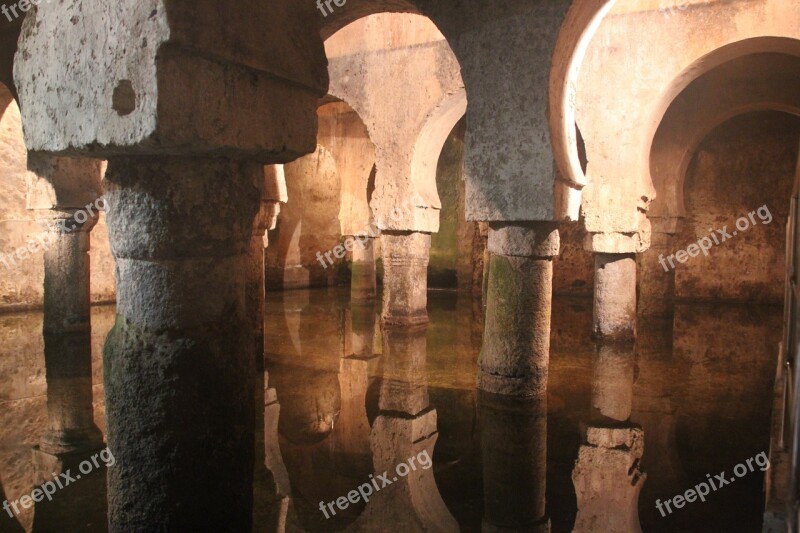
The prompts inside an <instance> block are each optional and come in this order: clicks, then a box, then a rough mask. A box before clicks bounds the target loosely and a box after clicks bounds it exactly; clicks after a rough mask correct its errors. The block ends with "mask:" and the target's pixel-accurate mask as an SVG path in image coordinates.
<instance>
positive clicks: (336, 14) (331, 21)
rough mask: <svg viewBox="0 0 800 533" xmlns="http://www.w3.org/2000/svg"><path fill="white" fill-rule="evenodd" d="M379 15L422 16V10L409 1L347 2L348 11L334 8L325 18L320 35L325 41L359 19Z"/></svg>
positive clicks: (349, 0)
mask: <svg viewBox="0 0 800 533" xmlns="http://www.w3.org/2000/svg"><path fill="white" fill-rule="evenodd" d="M343 7H344V6H343ZM378 13H416V14H420V10H419V8H418V7H417V6H415V5H414V4H413V3H411V2H410V1H409V0H347V3H346V9H338V8H336V7H334V9H333V12H332V13H330V14H329V15H327V16H324V18H323V20H322V24H321V26H320V35H321V36H322V39H323V40H327V39H328V38H329V37H331V36H332V35H333V34H334V33H336V32H337V31H339V30H341V29H342V28H344V27H345V26H347V25H349V24H351V23H353V22H355V21H357V20H358V19H361V18H364V17H368V16H370V15H376V14H378Z"/></svg>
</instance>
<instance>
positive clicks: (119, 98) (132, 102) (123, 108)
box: [111, 80, 136, 117]
mask: <svg viewBox="0 0 800 533" xmlns="http://www.w3.org/2000/svg"><path fill="white" fill-rule="evenodd" d="M111 101H112V104H111V107H112V108H113V109H114V111H116V112H117V114H118V115H120V116H122V117H124V116H125V115H130V114H131V113H133V110H134V109H136V91H134V90H133V84H132V83H131V80H120V81H119V83H117V86H116V87H115V88H114V95H113V96H112V98H111Z"/></svg>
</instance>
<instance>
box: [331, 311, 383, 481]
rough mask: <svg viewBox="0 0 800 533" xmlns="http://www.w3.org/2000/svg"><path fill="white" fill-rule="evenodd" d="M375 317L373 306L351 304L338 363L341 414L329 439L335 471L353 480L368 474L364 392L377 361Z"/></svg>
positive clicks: (370, 458) (367, 430) (369, 466)
mask: <svg viewBox="0 0 800 533" xmlns="http://www.w3.org/2000/svg"><path fill="white" fill-rule="evenodd" d="M377 318H378V315H377V313H376V311H375V305H374V303H373V302H369V303H360V302H352V304H351V306H350V310H349V312H348V314H347V319H346V328H345V329H346V331H345V354H346V357H343V358H342V359H341V360H340V363H339V387H340V389H341V397H342V403H341V411H340V412H339V417H338V419H337V420H336V426H335V427H334V432H333V438H334V440H335V442H336V445H335V450H336V452H335V454H334V456H333V461H335V463H336V465H335V468H336V469H337V470H339V471H341V472H343V473H347V474H349V475H350V476H355V477H357V478H359V479H360V478H363V477H366V476H368V475H369V474H370V473H372V453H371V451H370V445H369V432H370V424H369V420H368V418H367V405H366V404H367V400H366V398H367V390H368V388H369V384H370V375H371V372H372V371H374V367H375V366H376V363H377V358H376V356H375V355H374V354H373V352H374V344H375V325H376V322H377Z"/></svg>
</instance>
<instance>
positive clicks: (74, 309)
mask: <svg viewBox="0 0 800 533" xmlns="http://www.w3.org/2000/svg"><path fill="white" fill-rule="evenodd" d="M49 213H50V214H49V216H48V217H47V218H45V219H44V220H43V222H44V225H45V227H46V241H45V244H44V247H45V252H44V328H43V334H44V352H45V369H46V376H47V415H48V426H47V431H46V432H45V434H44V436H43V437H42V440H41V446H40V448H41V450H42V451H44V452H46V453H49V454H54V455H55V454H63V453H74V452H86V451H91V450H95V449H99V448H100V447H102V444H103V435H102V433H101V432H100V430H99V429H98V427H97V426H96V425H95V423H94V412H93V408H92V327H91V318H90V305H91V293H90V283H89V280H90V273H89V232H90V231H91V229H92V228H93V227H94V225H95V224H96V223H97V215H96V214H94V213H93V214H92V215H91V216H89V215H88V214H87V213H86V212H85V211H81V212H76V211H73V210H71V211H50V212H49ZM78 220H82V221H83V222H78Z"/></svg>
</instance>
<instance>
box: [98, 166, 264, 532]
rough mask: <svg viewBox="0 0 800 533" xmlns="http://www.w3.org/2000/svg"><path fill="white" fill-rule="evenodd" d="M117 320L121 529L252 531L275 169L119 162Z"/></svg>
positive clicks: (111, 381) (115, 478)
mask: <svg viewBox="0 0 800 533" xmlns="http://www.w3.org/2000/svg"><path fill="white" fill-rule="evenodd" d="M106 181H107V188H108V193H107V195H106V198H107V205H108V210H107V214H108V227H109V236H110V240H111V247H112V251H113V254H114V257H115V259H116V261H117V269H116V278H117V321H116V324H115V325H114V328H113V329H112V331H111V332H110V334H109V336H108V339H107V341H106V346H105V350H104V373H105V393H106V413H107V420H108V443H109V447H110V448H111V450H112V452H113V453H114V455H115V457H116V459H117V464H116V466H114V467H113V468H111V469H109V473H108V493H109V531H110V532H112V533H114V532H122V531H145V530H153V531H155V530H170V531H178V530H186V531H188V530H218V531H223V530H226V531H249V530H250V529H251V528H252V519H253V515H252V512H253V496H252V493H253V467H254V457H253V456H254V445H253V443H254V442H255V441H254V439H255V435H254V426H255V412H254V411H255V409H254V406H255V397H254V395H255V390H254V389H255V379H254V376H255V364H254V361H255V357H254V355H253V354H254V350H253V331H252V327H251V323H250V322H249V321H248V318H247V306H246V299H245V288H246V272H247V254H248V249H249V244H250V239H251V235H252V227H253V226H252V224H253V219H254V217H255V215H256V213H257V211H258V208H259V201H260V198H261V191H262V189H263V183H264V180H263V170H262V167H261V166H259V165H255V164H249V163H242V162H237V161H233V160H228V159H211V158H208V159H203V158H197V157H193V158H182V157H146V158H145V157H119V158H112V159H111V160H110V162H109V167H108V172H107V174H106Z"/></svg>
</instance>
